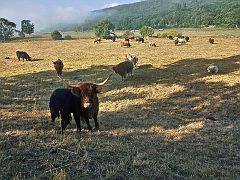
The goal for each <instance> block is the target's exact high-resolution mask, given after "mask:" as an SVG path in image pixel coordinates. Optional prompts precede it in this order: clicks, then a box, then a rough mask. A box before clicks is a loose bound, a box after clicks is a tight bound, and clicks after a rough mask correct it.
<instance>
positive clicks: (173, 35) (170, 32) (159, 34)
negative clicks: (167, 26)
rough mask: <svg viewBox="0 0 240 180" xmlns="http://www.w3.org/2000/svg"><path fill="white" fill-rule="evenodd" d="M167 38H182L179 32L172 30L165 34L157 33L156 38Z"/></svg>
mask: <svg viewBox="0 0 240 180" xmlns="http://www.w3.org/2000/svg"><path fill="white" fill-rule="evenodd" d="M169 36H172V37H176V36H177V37H181V36H182V33H180V32H177V31H176V30H174V29H172V30H168V31H167V32H165V33H158V34H157V37H159V38H167V37H169Z"/></svg>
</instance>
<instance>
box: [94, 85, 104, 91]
mask: <svg viewBox="0 0 240 180" xmlns="http://www.w3.org/2000/svg"><path fill="white" fill-rule="evenodd" d="M94 89H95V92H96V93H103V91H104V88H103V86H98V85H95V84H94Z"/></svg>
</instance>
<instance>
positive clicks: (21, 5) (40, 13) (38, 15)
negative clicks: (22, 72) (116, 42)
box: [0, 0, 141, 30]
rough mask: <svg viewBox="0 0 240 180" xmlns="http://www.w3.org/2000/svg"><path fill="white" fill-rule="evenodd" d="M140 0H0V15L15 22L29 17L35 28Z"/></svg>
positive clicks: (74, 20) (78, 18)
mask: <svg viewBox="0 0 240 180" xmlns="http://www.w3.org/2000/svg"><path fill="white" fill-rule="evenodd" d="M138 1H141V0H1V3H0V4H1V5H0V17H1V18H6V19H8V20H9V21H13V22H14V23H16V24H17V29H20V22H21V20H23V19H29V20H31V22H32V23H33V24H34V25H35V29H36V30H41V29H44V28H46V27H48V26H49V25H53V24H58V23H64V22H71V23H80V22H82V21H84V19H85V18H86V16H87V15H88V12H89V11H92V10H97V9H103V8H106V7H113V6H117V5H120V4H128V3H133V2H138Z"/></svg>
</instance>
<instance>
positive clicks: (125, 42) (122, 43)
mask: <svg viewBox="0 0 240 180" xmlns="http://www.w3.org/2000/svg"><path fill="white" fill-rule="evenodd" d="M120 45H121V47H124V46H126V47H130V46H131V45H130V43H129V41H122V42H120Z"/></svg>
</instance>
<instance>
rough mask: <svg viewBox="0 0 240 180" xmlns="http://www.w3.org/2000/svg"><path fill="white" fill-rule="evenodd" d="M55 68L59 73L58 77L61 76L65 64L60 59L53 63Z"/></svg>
mask: <svg viewBox="0 0 240 180" xmlns="http://www.w3.org/2000/svg"><path fill="white" fill-rule="evenodd" d="M53 66H54V68H55V70H56V72H57V75H58V76H61V75H62V70H63V62H62V61H61V60H60V59H58V60H56V61H53Z"/></svg>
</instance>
